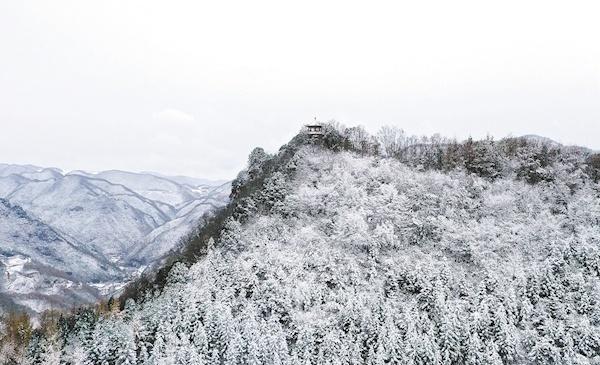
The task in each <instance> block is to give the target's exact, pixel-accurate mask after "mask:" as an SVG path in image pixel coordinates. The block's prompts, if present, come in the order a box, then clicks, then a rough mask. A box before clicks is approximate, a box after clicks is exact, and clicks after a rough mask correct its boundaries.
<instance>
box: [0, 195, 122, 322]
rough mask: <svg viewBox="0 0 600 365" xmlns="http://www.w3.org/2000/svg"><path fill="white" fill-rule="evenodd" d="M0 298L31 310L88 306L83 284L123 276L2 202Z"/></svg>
mask: <svg viewBox="0 0 600 365" xmlns="http://www.w3.org/2000/svg"><path fill="white" fill-rule="evenodd" d="M0 273H1V274H0V295H4V296H5V297H7V298H10V300H11V301H12V302H13V303H14V304H19V305H23V306H26V307H29V308H31V309H33V310H35V311H39V310H43V309H46V308H48V306H52V307H55V308H56V307H60V308H65V307H68V306H69V305H70V304H73V303H80V302H91V301H94V300H97V299H98V298H99V297H100V295H99V293H98V291H97V290H95V289H93V288H92V287H90V286H88V285H86V283H102V282H110V281H115V280H119V279H120V278H122V277H123V274H122V272H121V270H120V269H118V268H117V267H116V266H114V265H113V264H111V263H110V262H107V261H103V260H102V259H100V258H98V257H95V256H94V255H92V254H91V253H89V252H86V251H84V250H82V249H81V248H80V247H78V244H76V243H74V242H73V241H72V240H71V239H70V238H67V237H65V236H63V235H62V234H61V233H59V232H57V231H56V230H54V229H53V228H51V227H49V226H48V225H46V224H45V223H43V222H42V221H40V220H39V219H37V218H36V217H33V216H31V215H30V214H28V213H27V212H25V211H24V210H23V209H22V208H21V207H19V206H18V205H13V204H11V203H9V202H8V201H6V200H4V199H0Z"/></svg>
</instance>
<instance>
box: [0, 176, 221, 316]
mask: <svg viewBox="0 0 600 365" xmlns="http://www.w3.org/2000/svg"><path fill="white" fill-rule="evenodd" d="M0 175H6V176H2V177H0V198H3V199H6V202H7V204H9V205H10V206H13V207H15V208H14V209H17V208H18V209H20V211H22V212H23V213H22V214H24V215H25V216H28V217H31V219H27V220H24V221H21V222H20V223H19V224H20V227H23V228H22V229H24V230H34V231H35V230H37V229H38V228H37V226H38V225H43V226H44V227H46V229H47V230H49V231H52V232H55V234H56V235H58V236H59V237H61V239H63V240H64V241H65V242H67V243H68V244H69V245H70V247H73V250H75V251H77V252H85V253H86V254H88V255H92V256H93V258H94V259H95V260H96V261H98V262H103V263H106V264H108V266H109V267H111V268H112V269H111V270H113V271H114V272H112V273H111V275H109V276H110V277H106V275H104V274H102V273H100V272H98V271H97V270H95V269H94V266H95V264H90V267H89V270H88V271H87V272H88V275H85V276H73V275H74V274H73V273H76V272H77V270H78V268H79V265H80V264H84V263H86V261H85V260H79V258H78V257H79V256H77V255H75V254H73V252H74V251H73V250H64V251H63V252H62V254H64V256H60V257H61V259H63V261H64V262H63V264H62V265H58V263H57V262H44V261H43V260H41V258H43V257H44V256H43V255H42V256H40V254H39V252H38V253H37V254H36V253H35V252H33V251H31V247H34V246H35V245H38V246H40V245H43V244H44V239H47V240H48V241H47V242H45V244H46V245H47V246H48V247H55V246H56V245H55V244H54V243H53V242H54V241H53V240H54V236H51V235H45V236H44V235H41V236H35V237H34V238H31V239H32V242H28V236H20V237H18V239H16V237H13V231H11V230H10V229H9V228H10V227H14V224H13V225H9V226H7V229H6V230H0V251H2V250H8V249H9V248H10V250H12V251H15V250H16V251H17V252H19V253H18V256H15V257H16V258H15V259H17V260H18V261H19V260H21V261H24V262H27V263H28V264H27V265H28V266H31V265H38V264H40V265H41V264H42V263H43V264H44V265H46V266H48V267H50V268H52V270H53V271H52V270H47V269H44V270H45V271H44V272H43V274H41V275H37V274H36V275H37V276H36V278H38V279H39V280H38V281H36V283H35V284H32V285H30V289H28V290H29V291H28V292H27V295H28V296H34V295H38V294H39V295H42V294H41V292H42V290H50V288H51V287H52V285H54V284H56V285H55V286H56V288H55V289H56V290H57V291H60V293H57V295H56V296H55V297H53V298H52V300H55V299H56V301H57V302H60V300H59V299H58V298H60V296H61V295H64V296H65V297H64V304H62V305H56V304H53V302H52V301H49V300H48V301H46V303H45V307H44V305H43V303H42V302H43V300H40V301H38V302H36V303H35V308H33V306H30V307H31V308H32V309H35V310H36V311H39V310H41V309H45V308H48V307H50V306H54V307H57V306H58V307H68V305H69V304H70V303H74V302H77V301H76V300H75V301H74V300H71V297H72V295H71V294H68V293H66V292H64V291H61V290H62V289H60V288H61V286H62V287H64V286H65V285H67V284H64V283H63V284H60V283H59V282H58V281H56V280H55V279H56V278H60V280H63V279H62V277H65V278H66V280H67V281H69V280H71V281H72V283H71V282H69V283H68V285H70V286H73V287H75V286H77V285H80V284H77V283H78V282H81V283H82V284H81V285H84V286H85V290H87V291H88V292H89V293H91V294H89V293H87V292H86V294H85V296H84V297H82V298H81V299H82V300H81V302H90V301H95V300H97V299H98V298H99V297H100V295H101V294H102V295H105V294H108V293H111V292H112V291H114V289H115V288H118V287H119V286H122V285H123V284H124V283H125V282H126V281H127V280H129V279H130V278H131V275H137V273H138V272H139V271H140V270H142V269H143V268H144V266H142V265H150V264H152V263H153V262H154V261H156V260H158V259H160V258H161V257H162V256H164V255H165V254H166V253H167V252H169V251H170V250H172V249H175V248H176V247H177V245H178V243H179V241H180V239H181V237H182V236H185V235H186V234H187V233H188V232H189V231H190V230H192V229H194V228H196V227H197V226H198V225H199V221H200V219H201V217H202V215H203V214H205V213H207V214H208V213H209V212H210V211H211V210H212V209H215V208H218V207H221V206H222V205H224V204H225V203H226V202H227V199H228V191H229V187H230V185H229V184H223V185H218V186H195V187H190V186H187V185H181V184H178V183H175V182H172V181H169V180H167V179H165V178H161V177H155V176H152V175H149V174H135V173H128V172H121V171H109V172H101V173H98V174H89V173H86V172H82V171H80V172H72V173H69V174H63V173H62V172H61V171H60V170H58V169H48V168H46V169H44V168H39V167H35V166H29V165H27V166H19V165H0ZM105 178H106V179H105ZM107 179H110V180H112V182H111V181H109V180H107ZM125 184H126V185H125ZM130 186H131V187H130ZM152 198H155V199H159V198H160V199H162V200H153V199H152ZM8 202H10V203H8ZM178 205H179V206H178ZM190 207H195V208H194V209H190ZM11 209H12V208H11ZM6 224H8V223H6ZM28 224H31V225H32V226H31V227H27V225H28ZM32 245H34V246H32ZM53 245H54V246H53ZM12 251H11V252H12ZM53 254H54V253H53ZM12 255H13V254H10V255H9V256H11V257H12ZM51 256H52V255H51ZM7 257H8V256H7ZM52 257H54V256H52ZM56 257H59V256H56ZM7 260H8V259H7ZM19 262H20V261H19ZM116 266H118V267H119V268H118V269H117V268H116ZM7 270H8V268H2V270H0V271H1V272H2V275H5V274H6V273H7V272H8V271H7ZM106 270H108V269H106ZM50 271H52V273H51V275H50V274H49V272H50ZM67 272H70V274H67ZM52 275H54V276H52ZM5 276H6V275H5ZM29 276H30V277H33V276H32V275H29ZM51 276H52V278H53V279H47V278H49V277H51ZM36 280H37V279H36ZM81 285H80V286H81ZM89 285H92V286H94V287H95V288H96V289H98V290H100V292H98V290H96V289H93V288H90V287H89ZM7 290H8V289H7ZM9 291H10V290H9ZM88 294H89V295H88ZM42 299H49V297H48V296H46V297H44V298H42ZM32 303H33V302H32Z"/></svg>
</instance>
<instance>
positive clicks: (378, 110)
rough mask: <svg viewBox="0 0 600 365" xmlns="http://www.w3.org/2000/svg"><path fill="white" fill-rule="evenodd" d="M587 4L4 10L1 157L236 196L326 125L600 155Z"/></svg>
mask: <svg viewBox="0 0 600 365" xmlns="http://www.w3.org/2000/svg"><path fill="white" fill-rule="evenodd" d="M575 4H576V5H573V4H572V3H571V2H559V1H540V0H533V1H526V2H523V1H515V0H509V1H502V2H499V3H494V4H488V3H487V2H478V1H470V0H468V1H467V0H459V1H451V2H448V1H424V2H422V1H412V2H385V3H384V2H379V1H377V2H376V4H372V3H366V2H348V1H327V2H326V3H324V2H322V1H315V0H309V1H303V2H302V3H298V4H296V5H293V6H292V5H284V3H281V2H275V1H263V0H258V1H252V2H242V1H233V2H231V1H227V2H218V1H216V2H197V1H186V0H183V1H177V2H174V3H173V2H165V1H154V0H144V1H142V0H134V1H128V2H127V3H126V4H123V2H122V1H118V0H108V1H101V2H93V3H90V2H82V1H77V0H58V1H52V2H48V1H42V0H33V1H3V2H1V3H0V44H2V54H1V57H0V127H1V130H2V133H0V156H2V159H3V160H4V161H8V162H13V163H34V164H39V165H41V166H52V165H55V164H56V165H59V166H60V167H62V168H65V169H69V170H70V169H84V170H97V171H100V170H107V169H122V170H128V171H163V172H166V173H169V174H183V175H189V176H196V175H197V176H202V177H208V178H218V179H231V178H233V176H235V174H236V173H237V172H238V171H239V170H240V169H241V168H243V166H244V163H245V156H246V154H247V151H249V150H251V149H252V148H253V147H254V146H257V145H258V146H263V147H264V148H265V149H266V150H276V149H277V148H279V146H280V145H281V144H282V143H285V142H286V141H287V140H289V139H290V138H291V137H292V136H293V135H294V134H295V133H296V132H297V130H298V124H300V123H303V122H307V121H310V120H312V118H313V117H314V116H317V117H318V118H319V119H320V120H322V121H327V120H329V119H330V118H334V119H337V120H339V121H341V122H344V123H347V124H352V125H358V124H362V125H364V126H365V127H367V128H368V129H369V130H371V131H376V130H377V129H378V128H379V127H380V126H381V125H386V124H392V125H402V126H404V128H405V129H406V130H407V132H409V133H410V134H416V135H421V134H426V135H431V134H433V133H441V134H442V135H445V136H449V137H452V136H456V137H457V138H458V139H464V138H467V137H468V136H469V135H472V136H473V137H474V138H483V137H485V135H486V134H487V133H490V134H491V135H493V136H494V137H496V138H497V139H499V138H502V137H505V136H507V135H514V136H518V135H524V134H531V133H537V134H543V135H544V136H546V137H549V138H552V139H554V140H557V141H559V142H561V143H563V144H577V145H582V146H588V147H590V148H593V149H600V138H598V137H599V136H600V123H599V122H598V121H599V120H600V103H599V102H598V100H600V69H599V67H598V65H599V64H600V42H598V40H597V38H598V34H600V22H598V19H597V18H598V14H599V13H600V4H599V3H598V2H597V1H587V0H582V1H580V0H577V1H575ZM287 6H290V7H291V8H287Z"/></svg>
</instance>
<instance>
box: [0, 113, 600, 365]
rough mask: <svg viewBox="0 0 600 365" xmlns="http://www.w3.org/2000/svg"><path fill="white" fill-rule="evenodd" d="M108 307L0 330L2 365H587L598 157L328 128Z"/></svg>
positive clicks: (597, 239) (269, 162)
mask: <svg viewBox="0 0 600 365" xmlns="http://www.w3.org/2000/svg"><path fill="white" fill-rule="evenodd" d="M325 130H326V131H325V134H324V136H322V137H321V138H317V139H310V138H309V137H308V136H307V135H306V134H304V133H300V134H299V135H298V136H296V137H295V138H294V139H293V140H292V141H291V142H290V143H289V144H287V145H285V146H283V147H282V148H281V149H280V151H279V152H278V153H277V154H275V155H269V154H267V153H265V152H264V151H263V150H262V149H255V150H254V151H253V152H252V153H251V155H250V158H249V162H248V168H247V169H246V170H244V171H242V172H241V173H240V174H239V176H238V178H237V179H236V180H235V181H234V182H233V184H232V193H231V201H230V203H229V205H228V206H227V207H226V208H224V209H222V210H221V211H218V212H217V213H215V215H214V216H213V217H212V218H211V220H210V221H209V222H208V223H207V224H206V225H205V226H204V228H202V229H200V230H199V231H198V232H195V233H194V235H192V236H190V238H189V242H188V245H187V248H186V249H184V250H183V251H182V252H181V253H180V254H179V255H178V256H175V257H173V258H172V259H171V260H170V262H169V263H167V265H166V266H165V268H164V269H163V270H161V271H159V272H158V273H156V275H154V276H152V277H146V278H144V279H143V280H141V281H139V282H137V283H136V284H134V285H131V286H130V287H129V288H128V290H127V291H126V292H125V293H124V294H123V296H122V297H121V303H120V304H121V305H120V307H121V308H119V303H118V301H117V300H114V301H111V303H110V304H111V305H110V306H109V307H105V306H98V307H95V308H84V309H81V310H79V311H78V312H77V313H74V314H71V315H47V316H46V317H45V318H44V320H43V321H42V324H41V326H40V327H39V328H38V329H36V330H33V329H32V328H31V327H30V325H29V323H28V321H27V319H26V318H23V317H19V316H11V317H10V318H8V320H7V321H5V324H6V325H5V327H4V329H3V332H4V337H3V339H2V342H1V343H2V348H1V350H0V351H2V352H1V353H0V359H4V361H5V363H13V364H21V363H27V364H59V363H64V364H302V365H308V364H313V365H314V364H598V363H599V362H600V309H599V305H600V304H599V303H600V185H599V184H598V180H599V179H600V158H599V156H598V155H594V154H593V153H592V152H591V151H589V150H587V149H584V148H579V147H564V146H560V145H558V144H549V143H547V142H544V141H540V140H539V139H535V138H507V139H503V140H500V141H494V140H493V139H491V138H488V139H485V140H482V141H474V140H471V139H469V140H467V141H464V142H457V141H452V140H446V139H444V138H441V137H439V136H434V137H431V138H414V137H407V136H406V135H404V133H403V132H402V131H401V130H399V129H396V128H384V129H382V130H381V131H380V132H379V133H378V135H377V136H370V135H368V134H367V133H366V132H365V131H364V130H363V129H361V128H343V127H341V126H339V125H335V124H331V125H327V126H326V128H325Z"/></svg>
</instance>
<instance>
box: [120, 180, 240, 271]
mask: <svg viewBox="0 0 600 365" xmlns="http://www.w3.org/2000/svg"><path fill="white" fill-rule="evenodd" d="M230 191H231V184H230V183H225V184H223V185H220V186H217V187H210V190H209V189H208V187H207V191H206V193H205V194H206V196H205V197H204V198H202V199H196V200H193V201H190V202H188V203H186V204H185V205H183V206H182V207H181V208H180V209H179V211H178V213H177V214H176V215H175V217H174V218H173V219H172V220H170V221H169V222H167V223H165V224H163V225H162V226H160V227H158V228H156V229H154V230H152V232H150V233H148V234H147V235H146V237H145V239H144V240H143V241H142V243H140V244H138V245H136V246H135V247H134V248H132V249H131V250H130V253H129V255H128V257H127V258H128V260H129V261H131V262H137V263H140V264H147V263H150V262H153V261H155V260H158V259H160V258H161V257H163V256H165V255H166V254H168V252H169V251H170V250H171V249H173V248H175V245H173V242H176V243H179V240H180V238H182V237H184V236H185V235H186V234H187V233H188V232H189V231H190V227H195V226H198V222H199V221H200V219H201V218H202V216H203V215H204V214H206V213H208V212H210V211H213V210H214V209H216V208H219V207H221V206H222V205H223V202H224V201H227V198H228V196H229V192H230Z"/></svg>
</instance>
